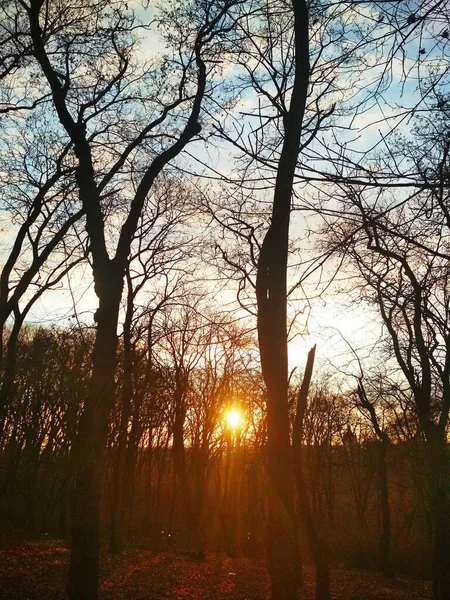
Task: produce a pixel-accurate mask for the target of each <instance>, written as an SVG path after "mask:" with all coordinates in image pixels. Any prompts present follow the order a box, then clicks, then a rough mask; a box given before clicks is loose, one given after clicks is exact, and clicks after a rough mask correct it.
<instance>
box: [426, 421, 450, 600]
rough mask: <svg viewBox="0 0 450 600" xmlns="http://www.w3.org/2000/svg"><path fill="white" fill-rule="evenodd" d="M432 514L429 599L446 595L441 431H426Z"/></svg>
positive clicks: (447, 541) (448, 531)
mask: <svg viewBox="0 0 450 600" xmlns="http://www.w3.org/2000/svg"><path fill="white" fill-rule="evenodd" d="M427 438H428V444H429V452H430V454H429V460H430V477H431V502H432V516H433V529H434V540H433V600H447V599H448V598H450V460H449V448H448V443H447V440H446V435H445V432H443V431H440V429H438V427H436V426H434V427H433V429H432V431H431V432H430V433H429V434H428V436H427Z"/></svg>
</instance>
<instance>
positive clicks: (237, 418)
mask: <svg viewBox="0 0 450 600" xmlns="http://www.w3.org/2000/svg"><path fill="white" fill-rule="evenodd" d="M225 418H226V421H227V423H228V425H229V427H231V429H238V428H239V427H241V425H242V415H241V413H240V412H239V411H237V410H236V409H235V408H232V409H230V410H229V411H228V412H227V413H226V415H225Z"/></svg>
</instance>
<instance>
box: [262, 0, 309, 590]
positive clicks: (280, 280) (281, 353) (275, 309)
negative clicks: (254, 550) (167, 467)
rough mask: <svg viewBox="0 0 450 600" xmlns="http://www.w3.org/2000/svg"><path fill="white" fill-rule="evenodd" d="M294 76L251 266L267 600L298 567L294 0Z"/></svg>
mask: <svg viewBox="0 0 450 600" xmlns="http://www.w3.org/2000/svg"><path fill="white" fill-rule="evenodd" d="M292 8H293V12H294V20H295V25H294V27H295V76H294V84H293V87H292V96H291V100H290V105H289V110H287V111H286V112H285V113H284V114H283V126H284V138H283V144H282V149H281V155H280V159H279V163H278V170H277V177H276V183H275V192H274V198H273V209H272V219H271V223H270V227H269V229H268V231H267V233H266V235H265V238H264V241H263V244H262V246H261V252H260V256H259V260H258V270H257V278H256V297H257V306H258V341H259V350H260V355H261V368H262V374H263V377H264V382H265V384H266V389H267V440H268V445H267V457H268V465H267V466H268V475H269V515H268V521H269V523H268V562H269V565H268V566H269V575H270V579H271V587H272V597H273V598H274V599H276V600H296V599H297V598H298V594H299V591H300V584H301V568H300V556H299V546H298V539H297V528H296V523H295V515H294V498H293V492H294V490H293V478H294V469H293V457H292V449H291V444H290V435H289V410H288V358H287V264H288V243H289V222H290V213H291V198H292V191H293V182H294V173H295V168H296V164H297V157H298V153H299V148H300V138H301V132H302V122H303V115H304V111H305V106H306V98H307V93H308V83H309V38H308V8H307V5H306V3H305V1H304V0H293V2H292Z"/></svg>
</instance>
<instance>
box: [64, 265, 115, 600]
mask: <svg viewBox="0 0 450 600" xmlns="http://www.w3.org/2000/svg"><path fill="white" fill-rule="evenodd" d="M116 275H117V274H116ZM122 281H123V280H122V277H121V274H120V275H119V276H116V277H114V276H112V277H106V278H105V279H104V284H103V285H102V286H101V288H100V289H101V292H100V293H99V309H98V311H97V316H96V318H97V334H96V339H95V345H94V350H93V353H92V373H91V378H90V382H89V390H88V395H87V398H86V402H85V405H84V409H83V413H82V415H81V418H80V424H79V430H78V436H77V439H76V440H75V443H74V449H73V457H72V460H73V463H72V464H73V469H74V472H75V476H74V481H75V485H74V491H73V495H72V499H71V530H72V551H71V555H70V567H69V582H68V588H67V591H68V595H69V598H70V600H96V599H97V598H98V582H99V533H100V531H99V530H100V504H101V491H102V481H103V466H104V453H105V448H106V441H107V437H108V423H109V414H110V411H111V408H112V405H113V402H114V391H115V390H114V388H115V372H116V360H117V359H116V351H117V322H118V315H119V305H120V298H121V295H122V286H123V283H122Z"/></svg>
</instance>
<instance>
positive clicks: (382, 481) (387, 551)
mask: <svg viewBox="0 0 450 600" xmlns="http://www.w3.org/2000/svg"><path fill="white" fill-rule="evenodd" d="M379 445H380V449H379V453H378V465H377V466H378V468H377V471H378V472H377V475H378V489H379V491H380V504H381V519H382V529H381V535H380V557H381V569H382V571H383V573H384V574H385V575H386V577H393V575H394V573H393V571H392V563H391V537H392V531H391V510H390V506H389V486H388V474H387V465H386V454H387V450H388V448H389V438H388V436H387V435H386V436H385V437H384V438H383V439H382V440H381V441H380V442H379Z"/></svg>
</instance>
